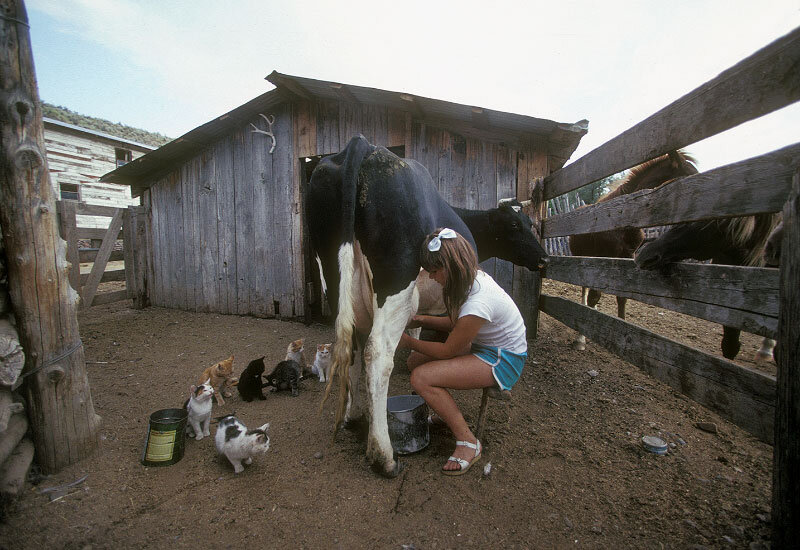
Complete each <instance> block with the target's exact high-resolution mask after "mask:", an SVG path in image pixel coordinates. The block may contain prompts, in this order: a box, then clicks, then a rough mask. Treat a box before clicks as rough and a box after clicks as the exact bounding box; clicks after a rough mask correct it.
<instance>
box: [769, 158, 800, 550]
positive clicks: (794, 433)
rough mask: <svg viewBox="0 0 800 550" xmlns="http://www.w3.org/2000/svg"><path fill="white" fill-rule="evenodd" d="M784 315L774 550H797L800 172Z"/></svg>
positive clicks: (786, 252)
mask: <svg viewBox="0 0 800 550" xmlns="http://www.w3.org/2000/svg"><path fill="white" fill-rule="evenodd" d="M783 228H784V229H783V245H782V247H781V250H782V252H781V268H780V271H781V275H780V279H781V292H780V295H781V311H780V322H779V326H780V329H779V332H780V334H779V336H778V346H777V349H776V350H775V359H776V360H777V363H778V388H777V405H776V408H775V450H774V456H773V462H772V464H773V468H772V546H773V548H791V547H792V546H793V545H796V544H797V527H796V526H797V525H798V523H799V522H800V506H798V505H797V503H798V495H800V437H798V434H800V285H798V284H797V283H798V281H800V170H798V171H797V172H795V174H794V180H793V183H792V192H791V195H790V197H789V200H788V201H787V202H786V206H785V207H784V209H783Z"/></svg>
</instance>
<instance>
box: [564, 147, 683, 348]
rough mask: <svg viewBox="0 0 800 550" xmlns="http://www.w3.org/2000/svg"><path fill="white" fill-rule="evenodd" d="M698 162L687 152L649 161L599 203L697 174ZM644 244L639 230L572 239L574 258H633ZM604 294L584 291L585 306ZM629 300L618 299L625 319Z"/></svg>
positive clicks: (581, 343)
mask: <svg viewBox="0 0 800 550" xmlns="http://www.w3.org/2000/svg"><path fill="white" fill-rule="evenodd" d="M694 162H695V160H694V158H692V157H691V156H690V155H688V154H687V153H685V152H683V151H672V152H670V153H669V154H668V155H662V156H660V157H657V158H654V159H653V160H649V161H647V162H645V163H643V164H640V165H639V166H637V167H635V168H633V169H632V170H631V172H630V174H629V175H628V177H627V178H626V179H625V181H623V183H622V184H620V185H619V186H618V187H617V188H616V189H614V190H613V191H611V192H610V193H608V194H606V195H603V196H602V197H601V198H600V199H599V200H598V201H597V202H605V201H609V200H611V199H614V198H617V197H620V196H622V195H627V194H630V193H635V192H636V191H641V190H642V189H654V188H656V187H658V186H660V185H662V184H664V183H666V182H668V181H672V180H674V179H676V178H680V177H683V176H690V175H692V174H696V173H697V168H696V167H695V165H694ZM643 241H644V231H642V230H641V229H639V228H638V227H626V228H622V229H611V230H609V231H600V232H597V233H584V234H580V235H570V237H569V248H570V251H571V252H572V255H573V256H599V257H603V258H632V257H633V253H634V251H635V250H636V249H637V248H638V247H639V245H641V244H642V242H643ZM600 296H601V294H600V291H598V290H595V289H590V288H587V287H583V289H582V292H581V303H583V305H585V306H587V305H588V306H589V307H596V306H597V302H599V301H600ZM626 302H627V298H623V297H622V296H617V315H618V316H619V317H620V318H621V319H624V318H625V304H626ZM572 345H573V347H575V349H579V350H583V349H586V337H585V336H584V335H583V334H579V335H578V338H577V339H576V340H575V342H573V344H572Z"/></svg>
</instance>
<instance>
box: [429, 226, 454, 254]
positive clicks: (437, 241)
mask: <svg viewBox="0 0 800 550" xmlns="http://www.w3.org/2000/svg"><path fill="white" fill-rule="evenodd" d="M456 237H458V233H456V232H455V231H453V230H452V229H450V228H449V227H445V228H444V229H442V230H441V231H439V234H438V235H436V236H435V237H434V238H432V239H431V240H430V242H429V243H428V250H430V251H431V252H436V251H437V250H439V249H440V248H442V239H455V238H456Z"/></svg>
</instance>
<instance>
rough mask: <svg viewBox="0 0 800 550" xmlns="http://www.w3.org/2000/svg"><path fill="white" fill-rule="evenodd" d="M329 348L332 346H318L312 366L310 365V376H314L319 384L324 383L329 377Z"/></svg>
mask: <svg viewBox="0 0 800 550" xmlns="http://www.w3.org/2000/svg"><path fill="white" fill-rule="evenodd" d="M331 346H332V344H319V345H318V346H317V354H316V355H315V356H314V364H313V365H311V374H316V375H317V377H318V378H319V381H320V382H325V381H326V380H327V379H328V378H330V375H331Z"/></svg>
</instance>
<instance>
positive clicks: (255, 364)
mask: <svg viewBox="0 0 800 550" xmlns="http://www.w3.org/2000/svg"><path fill="white" fill-rule="evenodd" d="M262 374H264V358H263V357H261V358H259V359H253V360H252V361H250V364H248V365H247V368H245V369H244V371H243V372H242V374H241V375H240V376H239V383H238V384H237V386H236V387H237V388H239V395H240V396H241V398H242V400H243V401H247V402H248V403H249V402H250V401H252V400H253V399H261V400H264V399H266V397H264V394H263V393H262V392H261V388H263V387H264V386H266V385H267V384H265V383H263V382H262V381H261V375H262Z"/></svg>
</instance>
